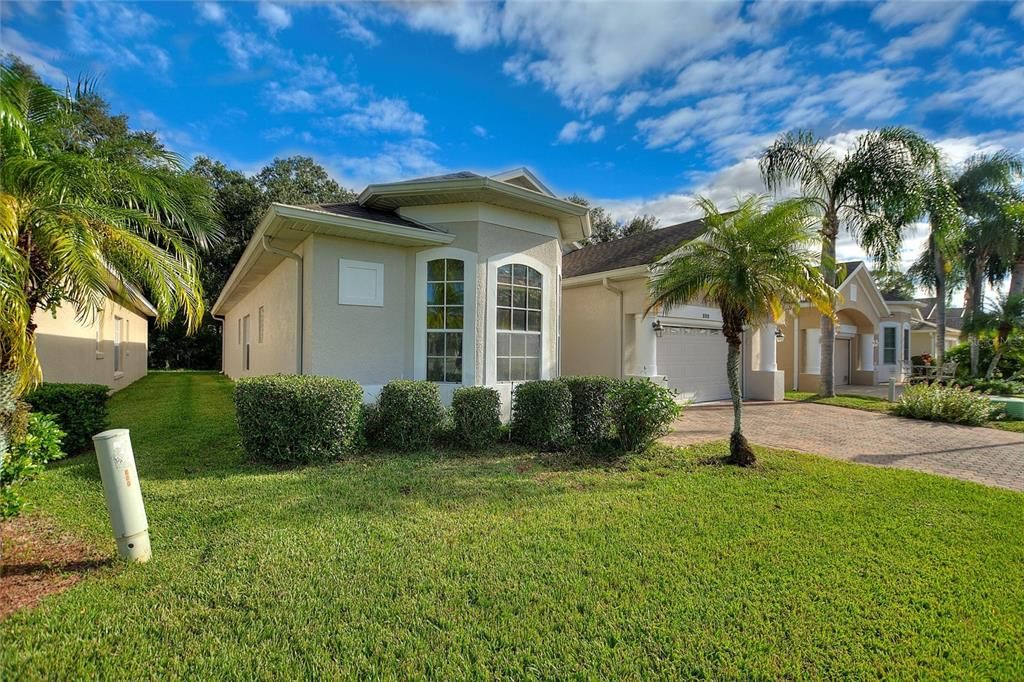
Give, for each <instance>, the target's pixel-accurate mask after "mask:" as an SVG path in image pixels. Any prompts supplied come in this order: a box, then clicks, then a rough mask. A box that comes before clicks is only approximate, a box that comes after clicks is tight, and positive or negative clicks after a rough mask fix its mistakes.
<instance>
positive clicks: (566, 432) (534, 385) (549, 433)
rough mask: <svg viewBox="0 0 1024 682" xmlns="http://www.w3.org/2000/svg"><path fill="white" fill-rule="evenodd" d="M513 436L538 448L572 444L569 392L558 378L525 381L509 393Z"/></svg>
mask: <svg viewBox="0 0 1024 682" xmlns="http://www.w3.org/2000/svg"><path fill="white" fill-rule="evenodd" d="M511 429H512V439H513V440H514V441H516V442H517V443H522V444H523V445H527V446H529V447H533V448H539V449H541V450H565V449H566V448H569V447H571V446H572V444H573V437H572V394H571V393H570V392H569V388H568V387H567V386H566V385H565V384H564V383H562V382H560V381H557V380H556V381H528V382H526V383H523V384H519V385H517V386H516V387H515V390H514V391H513V394H512V422H511Z"/></svg>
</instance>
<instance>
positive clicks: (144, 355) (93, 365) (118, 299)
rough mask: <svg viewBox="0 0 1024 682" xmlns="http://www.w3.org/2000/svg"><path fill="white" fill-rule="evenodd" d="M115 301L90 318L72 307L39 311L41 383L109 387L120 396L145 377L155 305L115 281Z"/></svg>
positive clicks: (37, 342) (37, 345)
mask: <svg viewBox="0 0 1024 682" xmlns="http://www.w3.org/2000/svg"><path fill="white" fill-rule="evenodd" d="M111 288H112V290H113V291H114V295H113V296H111V297H109V298H107V299H105V300H104V302H103V307H102V309H100V310H96V311H94V312H92V313H86V314H84V315H77V313H76V310H75V308H74V307H73V306H71V305H69V304H64V305H62V306H60V307H59V308H58V309H57V310H56V311H55V312H52V313H51V312H47V311H38V312H37V313H36V314H35V315H34V316H33V318H32V321H33V322H35V324H36V353H37V355H38V356H39V364H40V366H41V367H42V370H43V381H45V382H62V383H76V384H105V385H107V386H109V387H110V388H111V389H112V390H114V391H118V390H120V389H122V388H124V387H125V386H127V385H128V384H130V383H132V382H133V381H136V380H137V379H141V378H142V377H144V376H146V368H147V365H148V352H149V318H152V317H156V313H157V311H156V309H155V308H154V307H153V304H152V303H150V302H149V301H147V300H146V298H145V297H144V296H143V295H142V294H141V293H139V292H138V291H137V290H135V289H134V288H132V287H128V286H125V285H122V284H120V283H118V282H115V281H111Z"/></svg>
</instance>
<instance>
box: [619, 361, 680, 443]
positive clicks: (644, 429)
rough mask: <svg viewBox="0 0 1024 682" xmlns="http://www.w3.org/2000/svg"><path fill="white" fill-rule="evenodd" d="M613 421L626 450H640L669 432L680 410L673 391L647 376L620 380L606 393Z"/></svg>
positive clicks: (620, 441)
mask: <svg viewBox="0 0 1024 682" xmlns="http://www.w3.org/2000/svg"><path fill="white" fill-rule="evenodd" d="M609 402H610V408H611V414H612V423H613V424H614V425H615V432H616V434H617V435H618V438H619V445H620V446H621V447H622V449H623V450H625V451H626V452H642V451H644V450H646V449H647V448H648V447H650V446H651V445H652V444H653V443H654V441H656V440H657V439H659V438H661V437H662V436H664V435H666V434H668V432H669V427H670V425H671V424H672V422H673V421H674V420H675V419H676V418H677V417H679V415H680V414H681V413H682V411H683V408H682V406H681V405H680V404H679V403H677V402H676V401H675V394H674V393H673V391H671V390H669V389H667V388H665V387H664V386H658V385H657V384H655V383H654V382H653V381H650V380H648V379H622V380H619V381H617V382H616V383H615V386H614V387H613V388H612V390H611V394H610V395H609Z"/></svg>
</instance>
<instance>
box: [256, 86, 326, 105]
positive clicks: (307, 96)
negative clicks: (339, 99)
mask: <svg viewBox="0 0 1024 682" xmlns="http://www.w3.org/2000/svg"><path fill="white" fill-rule="evenodd" d="M264 94H265V95H266V98H267V102H268V104H269V106H270V109H271V111H276V112H282V111H315V110H316V109H317V98H316V96H315V95H314V94H313V93H311V92H309V91H308V90H303V89H302V88H293V87H288V86H282V85H281V84H280V83H278V82H277V81H271V82H270V83H267V87H266V89H265V90H264Z"/></svg>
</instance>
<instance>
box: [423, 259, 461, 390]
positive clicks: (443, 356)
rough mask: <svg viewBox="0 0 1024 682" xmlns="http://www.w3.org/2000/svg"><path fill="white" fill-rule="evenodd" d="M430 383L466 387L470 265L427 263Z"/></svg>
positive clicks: (451, 261) (456, 261)
mask: <svg viewBox="0 0 1024 682" xmlns="http://www.w3.org/2000/svg"><path fill="white" fill-rule="evenodd" d="M426 303H427V381H438V382H443V383H462V358H463V340H464V330H465V326H466V314H465V310H466V264H465V262H464V261H462V260H459V259H457V258H436V259H434V260H431V261H427V301H426Z"/></svg>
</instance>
